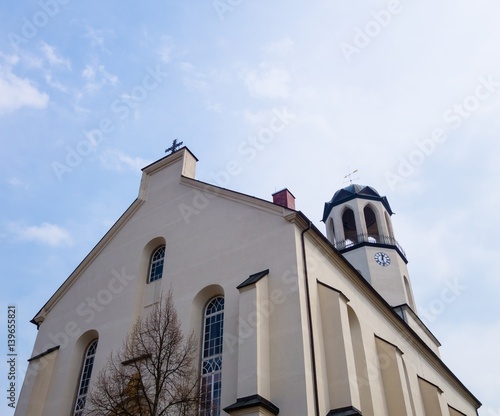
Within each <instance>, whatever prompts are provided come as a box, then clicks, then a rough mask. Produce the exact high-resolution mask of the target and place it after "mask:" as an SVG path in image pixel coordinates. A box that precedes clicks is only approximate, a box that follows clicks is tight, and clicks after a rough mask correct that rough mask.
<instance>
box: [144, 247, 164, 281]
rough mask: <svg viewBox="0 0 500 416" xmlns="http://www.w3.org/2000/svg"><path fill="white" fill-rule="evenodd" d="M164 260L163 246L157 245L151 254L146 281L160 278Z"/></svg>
mask: <svg viewBox="0 0 500 416" xmlns="http://www.w3.org/2000/svg"><path fill="white" fill-rule="evenodd" d="M164 261H165V246H161V247H158V248H157V249H156V250H155V251H154V252H153V255H152V256H151V265H150V266H149V277H148V283H151V282H154V281H155V280H158V279H161V277H162V276H163V262H164Z"/></svg>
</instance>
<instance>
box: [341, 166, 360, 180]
mask: <svg viewBox="0 0 500 416" xmlns="http://www.w3.org/2000/svg"><path fill="white" fill-rule="evenodd" d="M350 170H351V169H350V168H349V171H350ZM357 171H358V169H354V170H353V171H352V172H350V173H348V174H347V175H345V176H344V179H347V178H349V182H351V183H352V175H354V174H355V173H356V172H357ZM354 179H359V178H354Z"/></svg>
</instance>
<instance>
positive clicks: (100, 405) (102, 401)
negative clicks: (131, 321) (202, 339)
mask: <svg viewBox="0 0 500 416" xmlns="http://www.w3.org/2000/svg"><path fill="white" fill-rule="evenodd" d="M196 364H197V363H196V339H195V337H194V335H193V334H191V335H189V336H188V337H185V336H184V335H183V334H182V331H181V328H180V324H179V320H178V316H177V311H176V310H175V308H174V304H173V299H172V291H171V290H170V291H169V292H168V293H167V295H166V296H164V297H162V298H161V300H160V301H159V302H158V303H157V304H156V305H155V306H154V308H153V310H152V311H151V312H150V313H149V315H147V316H146V317H144V318H141V319H138V320H137V322H136V324H135V325H134V327H133V329H132V331H131V333H130V334H129V336H128V337H127V339H126V340H125V341H124V343H123V346H122V347H121V349H119V350H118V351H117V352H116V353H112V354H110V356H109V358H108V362H107V364H106V365H105V367H104V368H103V370H102V371H101V372H100V373H99V375H98V377H97V381H96V383H95V384H94V385H93V386H92V389H91V391H90V393H89V395H88V398H87V403H86V406H85V408H86V410H85V415H86V416H103V415H104V416H174V415H175V416H177V415H181V416H194V415H197V414H198V410H199V401H200V400H199V399H200V388H199V384H198V376H197V372H198V371H197V365H196Z"/></svg>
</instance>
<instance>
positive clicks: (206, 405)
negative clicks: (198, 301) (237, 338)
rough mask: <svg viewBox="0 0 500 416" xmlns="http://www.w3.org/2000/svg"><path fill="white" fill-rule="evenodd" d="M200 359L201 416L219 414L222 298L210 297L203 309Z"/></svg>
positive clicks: (222, 329) (217, 415)
mask: <svg viewBox="0 0 500 416" xmlns="http://www.w3.org/2000/svg"><path fill="white" fill-rule="evenodd" d="M203 327H204V328H203V352H202V360H201V383H200V384H201V406H200V415H201V416H219V415H220V399H221V371H222V338H223V332H224V298H223V297H222V296H219V297H216V298H214V299H212V300H211V301H210V302H209V304H208V305H207V307H206V309H205V319H204V325H203Z"/></svg>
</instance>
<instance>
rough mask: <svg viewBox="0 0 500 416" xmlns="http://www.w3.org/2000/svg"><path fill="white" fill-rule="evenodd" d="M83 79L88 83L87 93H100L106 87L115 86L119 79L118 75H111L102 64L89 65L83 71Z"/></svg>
mask: <svg viewBox="0 0 500 416" xmlns="http://www.w3.org/2000/svg"><path fill="white" fill-rule="evenodd" d="M82 77H83V78H84V79H85V80H86V81H87V83H86V84H85V89H86V90H87V91H90V92H92V91H98V90H100V89H101V88H102V87H104V86H106V85H112V86H115V85H116V84H118V82H119V79H118V77H117V76H116V75H113V74H110V73H109V72H108V71H106V68H104V65H101V64H87V65H86V66H85V68H84V70H83V71H82Z"/></svg>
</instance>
